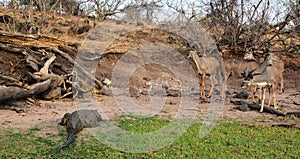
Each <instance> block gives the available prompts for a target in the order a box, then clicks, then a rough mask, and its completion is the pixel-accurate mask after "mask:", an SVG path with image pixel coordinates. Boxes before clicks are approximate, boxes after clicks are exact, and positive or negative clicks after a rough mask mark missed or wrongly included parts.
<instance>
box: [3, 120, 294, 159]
mask: <svg viewBox="0 0 300 159" xmlns="http://www.w3.org/2000/svg"><path fill="white" fill-rule="evenodd" d="M168 123H169V120H162V119H157V118H149V119H128V118H125V117H123V118H121V119H120V120H119V122H118V126H119V127H121V128H123V129H126V130H128V131H131V132H139V133H145V132H149V131H154V130H158V129H159V128H161V127H163V126H165V125H166V124H168ZM200 128H201V123H195V124H193V125H192V126H191V127H190V128H189V129H188V130H187V131H186V132H185V133H184V134H183V135H182V136H181V137H180V138H178V139H177V140H176V141H175V142H174V143H173V144H172V145H170V146H168V147H165V148H163V149H160V150H157V151H153V152H149V153H126V152H120V151H117V150H114V149H111V148H109V147H107V146H106V145H104V144H101V143H100V142H99V141H98V140H97V139H95V138H93V137H91V136H89V137H87V138H85V139H82V140H81V141H80V143H81V144H80V145H79V144H78V142H76V140H75V142H74V143H72V144H71V145H70V146H69V147H68V148H65V149H64V150H63V151H62V152H61V153H60V154H55V155H53V152H54V151H55V149H56V148H57V146H58V145H60V144H62V142H63V141H64V140H65V138H66V133H65V132H64V131H63V132H62V133H60V135H53V134H47V136H48V137H39V136H37V135H35V132H37V131H41V130H40V129H39V128H32V129H31V130H29V131H27V132H13V131H5V132H3V133H0V158H49V157H53V158H298V157H299V150H300V131H299V130H298V129H295V128H282V127H263V126H257V125H251V124H245V123H242V122H229V123H222V124H220V125H217V126H215V127H214V128H213V129H212V131H211V132H210V134H209V135H207V136H206V137H204V138H199V130H200ZM57 138H59V139H60V140H59V141H57V140H56V139H57ZM51 155H53V156H51Z"/></svg>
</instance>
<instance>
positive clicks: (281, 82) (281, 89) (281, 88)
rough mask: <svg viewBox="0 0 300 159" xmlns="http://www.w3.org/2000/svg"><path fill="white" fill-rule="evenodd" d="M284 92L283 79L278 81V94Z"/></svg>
mask: <svg viewBox="0 0 300 159" xmlns="http://www.w3.org/2000/svg"><path fill="white" fill-rule="evenodd" d="M283 92H284V85H283V78H281V79H280V93H283Z"/></svg>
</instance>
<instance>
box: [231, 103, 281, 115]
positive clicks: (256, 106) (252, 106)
mask: <svg viewBox="0 0 300 159" xmlns="http://www.w3.org/2000/svg"><path fill="white" fill-rule="evenodd" d="M230 102H231V103H233V104H235V105H247V107H248V108H250V109H251V110H257V111H259V110H260V104H257V103H248V102H246V101H244V100H231V101H230ZM238 108H239V107H236V109H238ZM264 112H266V113H270V114H275V115H277V116H286V115H287V113H286V112H282V111H280V110H277V109H274V108H273V107H264Z"/></svg>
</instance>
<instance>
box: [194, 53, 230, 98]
mask: <svg viewBox="0 0 300 159" xmlns="http://www.w3.org/2000/svg"><path fill="white" fill-rule="evenodd" d="M189 57H191V58H192V59H193V61H194V62H195V64H196V67H197V73H198V74H199V75H200V76H201V89H200V97H201V98H202V99H205V95H204V90H205V79H206V76H207V75H208V76H209V77H210V81H211V86H210V91H209V93H208V97H211V96H212V92H213V89H214V86H215V83H216V82H218V85H219V86H220V96H221V97H222V99H225V88H226V78H225V69H224V66H223V63H222V61H220V60H218V59H217V58H216V57H206V56H201V57H199V56H198V54H197V51H195V50H192V51H190V53H189Z"/></svg>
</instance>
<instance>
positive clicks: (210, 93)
mask: <svg viewBox="0 0 300 159" xmlns="http://www.w3.org/2000/svg"><path fill="white" fill-rule="evenodd" d="M214 87H215V77H214V76H213V75H211V76H210V90H209V92H208V97H211V96H212V92H213V90H214Z"/></svg>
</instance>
